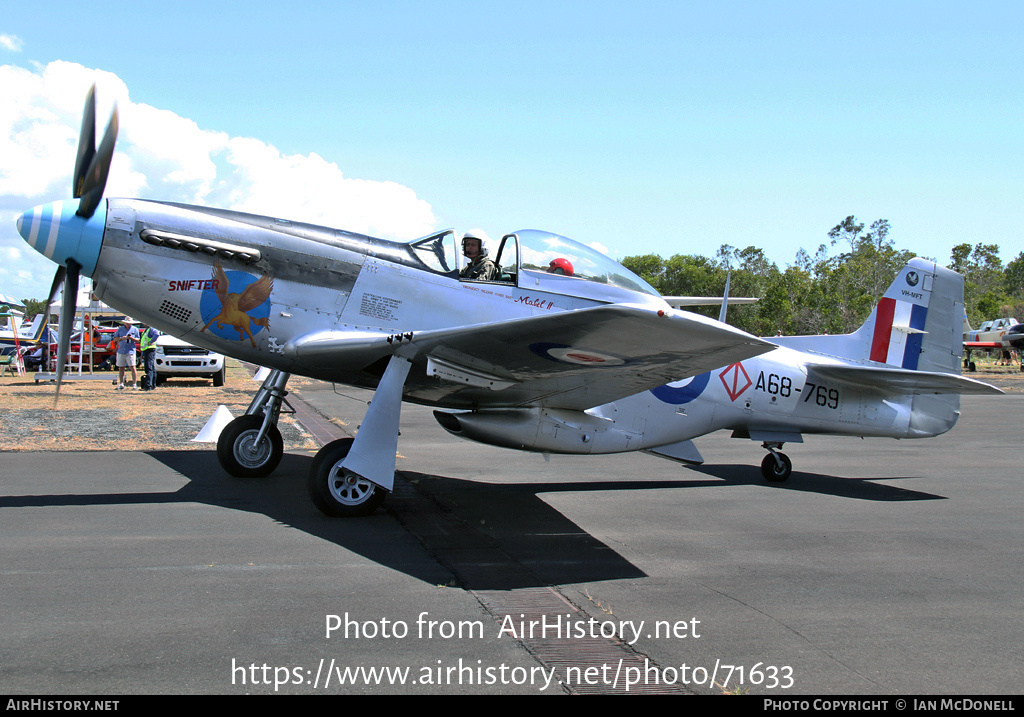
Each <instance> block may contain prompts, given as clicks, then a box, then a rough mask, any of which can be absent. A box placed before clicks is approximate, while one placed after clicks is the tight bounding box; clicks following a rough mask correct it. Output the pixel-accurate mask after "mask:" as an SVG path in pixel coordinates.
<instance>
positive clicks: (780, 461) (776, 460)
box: [761, 441, 793, 483]
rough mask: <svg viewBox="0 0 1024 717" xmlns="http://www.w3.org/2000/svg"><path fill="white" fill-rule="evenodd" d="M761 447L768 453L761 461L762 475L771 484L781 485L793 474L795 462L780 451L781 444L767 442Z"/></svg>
mask: <svg viewBox="0 0 1024 717" xmlns="http://www.w3.org/2000/svg"><path fill="white" fill-rule="evenodd" d="M761 447H762V448H764V449H765V450H767V451H768V455H766V456H765V457H764V460H763V461H761V475H763V476H764V479H765V480H766V481H768V482H769V483H781V482H783V481H784V480H786V479H787V478H789V476H790V474H791V473H792V472H793V462H792V461H790V460H789V456H787V455H786V454H785V453H781V452H780V451H779V449H780V448H782V444H781V443H774V442H771V441H765V442H764V443H762V444H761Z"/></svg>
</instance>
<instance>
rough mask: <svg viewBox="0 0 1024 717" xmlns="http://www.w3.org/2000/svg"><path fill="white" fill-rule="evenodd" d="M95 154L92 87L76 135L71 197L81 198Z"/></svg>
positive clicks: (94, 113)
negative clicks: (80, 126)
mask: <svg viewBox="0 0 1024 717" xmlns="http://www.w3.org/2000/svg"><path fill="white" fill-rule="evenodd" d="M95 154H96V85H93V86H92V89H90V90H89V94H88V95H86V98H85V109H84V110H83V111H82V130H81V131H80V132H79V133H78V157H77V158H76V159H75V174H74V175H73V180H72V182H71V196H72V197H75V198H78V197H80V196H82V187H83V186H84V185H85V175H86V173H87V172H88V171H89V165H90V164H92V158H93V155H95Z"/></svg>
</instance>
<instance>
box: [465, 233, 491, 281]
mask: <svg viewBox="0 0 1024 717" xmlns="http://www.w3.org/2000/svg"><path fill="white" fill-rule="evenodd" d="M462 255H463V256H465V257H466V258H467V259H469V263H468V264H466V266H464V267H462V271H460V272H459V276H460V277H461V278H463V279H475V280H477V281H497V280H498V267H497V266H495V265H494V262H493V261H491V260H490V259H488V258H487V249H486V248H485V247H484V243H483V241H481V240H480V238H479V237H477V236H474V235H473V234H472V233H469V232H467V233H466V235H465V236H463V237H462Z"/></svg>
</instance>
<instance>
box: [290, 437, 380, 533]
mask: <svg viewBox="0 0 1024 717" xmlns="http://www.w3.org/2000/svg"><path fill="white" fill-rule="evenodd" d="M353 440H354V439H352V438H340V439H338V440H336V441H331V442H330V443H328V444H327V445H326V446H324V447H323V448H321V449H320V450H319V452H318V453H317V454H316V457H315V458H314V459H313V465H312V466H311V467H310V469H309V496H310V498H312V499H313V504H314V505H315V506H316V507H317V508H318V509H319V510H320V512H321V513H323V514H324V515H328V516H330V517H332V518H357V517H361V516H364V515H369V514H370V513H372V512H373V511H375V510H377V506H379V505H380V504H381V503H383V502H384V498H385V497H386V496H387V491H385V490H384V489H383V488H381V487H380V486H378V485H376V484H375V483H372V482H371V481H368V480H366V479H365V478H361V477H359V476H356V475H353V474H351V473H346V472H345V471H343V470H342V468H341V462H342V461H343V460H345V456H347V455H348V452H349V450H351V448H352V442H353Z"/></svg>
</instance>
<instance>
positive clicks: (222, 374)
mask: <svg viewBox="0 0 1024 717" xmlns="http://www.w3.org/2000/svg"><path fill="white" fill-rule="evenodd" d="M226 376H227V366H221V367H220V371H218V372H217V373H215V374H213V376H212V377H211V378H213V386H214V388H220V387H221V386H223V385H224V379H225V378H226Z"/></svg>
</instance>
